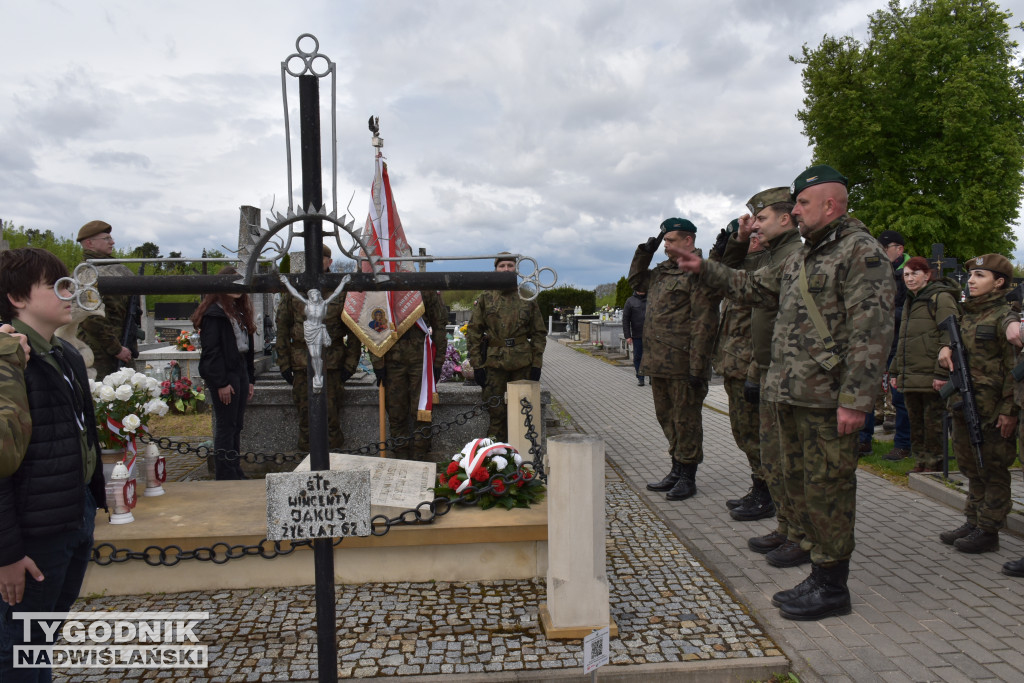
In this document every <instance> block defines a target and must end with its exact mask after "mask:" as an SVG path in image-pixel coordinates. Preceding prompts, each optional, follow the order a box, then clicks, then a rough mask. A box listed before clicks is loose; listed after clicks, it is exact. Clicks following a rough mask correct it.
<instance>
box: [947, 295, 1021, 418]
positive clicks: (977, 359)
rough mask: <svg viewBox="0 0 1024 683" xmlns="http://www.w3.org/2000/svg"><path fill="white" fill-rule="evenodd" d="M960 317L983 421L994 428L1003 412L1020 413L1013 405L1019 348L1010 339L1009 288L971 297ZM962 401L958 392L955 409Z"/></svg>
mask: <svg viewBox="0 0 1024 683" xmlns="http://www.w3.org/2000/svg"><path fill="white" fill-rule="evenodd" d="M963 309H964V311H963V315H962V316H961V317H960V337H961V338H962V339H963V340H964V346H966V347H967V349H966V350H967V363H968V365H970V367H971V382H972V383H973V384H974V401H975V403H977V405H978V413H979V414H980V415H981V419H982V424H984V425H985V426H988V427H991V426H994V425H995V423H996V418H998V417H999V416H1000V415H1016V414H1017V412H1016V410H1015V409H1014V406H1013V403H1014V401H1013V389H1014V387H1013V384H1014V383H1013V376H1012V375H1011V374H1010V372H1011V371H1012V370H1013V366H1014V364H1015V359H1014V356H1015V354H1016V349H1015V347H1014V346H1013V345H1012V344H1011V343H1010V342H1008V341H1006V334H1005V332H1004V330H1005V329H1006V322H1007V318H1008V316H1009V314H1010V304H1009V302H1007V301H1006V290H1005V289H998V290H996V291H993V292H989V293H988V294H983V295H981V296H979V297H967V300H966V301H965V302H964V303H963ZM959 401H960V398H959V395H958V394H953V396H951V397H950V398H949V406H950V409H952V405H953V404H954V403H958V402H959Z"/></svg>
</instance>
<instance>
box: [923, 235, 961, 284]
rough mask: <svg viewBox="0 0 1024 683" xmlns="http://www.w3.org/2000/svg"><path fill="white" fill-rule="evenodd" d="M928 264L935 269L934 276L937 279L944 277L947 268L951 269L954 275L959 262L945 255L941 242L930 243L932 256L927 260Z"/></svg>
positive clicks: (957, 269)
mask: <svg viewBox="0 0 1024 683" xmlns="http://www.w3.org/2000/svg"><path fill="white" fill-rule="evenodd" d="M928 265H929V266H931V269H932V270H933V271H935V276H936V277H937V278H939V279H942V278H944V277H946V271H947V270H952V271H953V274H954V276H956V274H957V271H959V269H960V264H958V263H957V261H956V259H955V258H953V257H947V256H946V255H945V247H944V245H943V244H942V243H941V242H940V243H939V244H933V245H932V258H931V260H929V261H928ZM957 279H959V278H957Z"/></svg>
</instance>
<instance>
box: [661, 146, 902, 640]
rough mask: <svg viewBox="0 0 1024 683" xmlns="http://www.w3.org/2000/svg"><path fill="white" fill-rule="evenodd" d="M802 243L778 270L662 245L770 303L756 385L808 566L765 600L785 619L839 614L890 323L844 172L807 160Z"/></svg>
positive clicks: (723, 285) (890, 295)
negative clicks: (770, 322) (773, 422)
mask: <svg viewBox="0 0 1024 683" xmlns="http://www.w3.org/2000/svg"><path fill="white" fill-rule="evenodd" d="M792 194H793V199H794V200H795V203H796V205H795V206H794V207H793V215H794V216H796V218H797V222H798V223H799V225H800V232H801V234H802V235H803V237H804V239H805V242H804V245H803V246H802V247H801V249H800V250H799V251H797V252H795V253H794V254H792V255H791V256H790V258H789V259H787V260H786V262H785V264H784V265H783V267H782V269H781V271H780V272H773V271H771V270H770V269H761V270H758V271H755V272H753V273H750V272H746V271H740V270H732V269H730V268H728V267H726V266H724V265H722V264H720V263H713V262H705V261H702V260H701V259H700V258H699V257H697V256H696V255H694V254H692V253H689V252H687V251H686V250H683V249H670V251H669V255H670V256H672V257H673V258H675V259H676V263H677V265H678V266H679V268H681V269H684V270H685V271H687V272H691V273H699V272H703V282H705V283H706V284H707V285H709V286H711V287H713V288H714V289H716V290H719V291H723V292H726V293H727V295H728V296H730V297H733V298H738V299H744V300H747V301H749V302H750V303H752V304H754V305H758V304H760V305H766V304H771V303H772V302H778V309H779V314H778V318H777V319H776V322H775V329H774V334H773V339H772V359H771V365H770V366H769V368H768V376H767V378H766V380H765V386H764V395H765V397H766V398H768V399H770V400H773V401H775V402H776V403H777V406H776V408H777V416H778V423H777V429H778V431H779V433H780V435H781V438H782V444H783V445H782V448H783V454H784V459H783V468H784V472H785V479H786V489H787V492H788V493H789V495H790V498H791V499H792V503H793V506H794V510H795V513H796V514H797V515H798V516H799V517H800V519H801V521H802V525H803V529H804V532H805V533H806V536H805V538H804V539H803V542H802V544H803V545H804V547H805V549H806V550H809V551H810V553H811V562H812V569H811V573H810V575H809V576H808V577H807V578H806V579H805V580H804V581H802V582H801V583H800V584H798V585H797V586H796V587H794V588H792V589H790V590H786V591H779V592H778V593H776V594H775V595H773V596H772V604H773V605H776V606H777V607H779V609H780V613H781V614H782V616H783V617H785V618H787V619H796V620H815V619H821V618H824V617H828V616H833V615H842V614H849V613H850V609H851V606H850V591H849V588H848V587H847V581H848V579H849V571H850V555H851V554H852V553H853V548H854V534H853V530H854V524H855V520H856V503H857V497H856V490H857V479H856V471H857V459H858V452H857V432H858V431H859V430H860V428H861V427H863V425H864V417H865V415H866V413H867V411H869V410H872V409H873V408H874V403H875V396H876V395H877V393H878V391H879V389H880V387H879V383H878V378H879V377H880V376H881V374H882V370H883V363H884V362H885V360H886V357H887V355H888V352H889V346H890V344H891V342H892V333H893V303H892V302H893V299H894V297H895V284H894V283H893V279H892V269H891V268H890V267H889V260H888V259H887V258H886V256H885V252H884V251H882V248H881V246H880V245H879V244H878V241H877V240H876V239H875V238H874V237H872V236H871V233H869V232H868V229H867V228H866V227H865V226H864V224H863V223H861V222H860V221H858V220H856V219H855V218H851V217H850V216H849V215H847V204H848V202H849V199H848V194H847V179H846V178H845V177H844V176H843V175H841V174H840V173H839V172H838V171H836V170H835V169H833V168H832V167H830V166H824V165H820V166H812V167H810V168H808V169H807V170H806V171H804V172H803V173H801V174H800V175H799V176H797V178H796V180H795V181H794V183H793V187H792Z"/></svg>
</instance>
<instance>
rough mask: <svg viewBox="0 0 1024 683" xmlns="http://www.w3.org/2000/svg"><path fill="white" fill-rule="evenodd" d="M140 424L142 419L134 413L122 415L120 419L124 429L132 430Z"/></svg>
mask: <svg viewBox="0 0 1024 683" xmlns="http://www.w3.org/2000/svg"><path fill="white" fill-rule="evenodd" d="M141 424H142V420H140V419H139V416H138V415H136V414H135V413H129V414H128V415H125V416H124V420H122V421H121V425H122V426H123V427H124V428H125V431H128V432H134V431H135V430H136V429H138V428H139V425H141Z"/></svg>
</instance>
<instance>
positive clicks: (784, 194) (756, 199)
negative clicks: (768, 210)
mask: <svg viewBox="0 0 1024 683" xmlns="http://www.w3.org/2000/svg"><path fill="white" fill-rule="evenodd" d="M791 201H793V195H792V194H791V193H790V191H789V188H788V187H773V188H771V189H770V190H761V191H760V192H758V193H757V194H755V195H754V196H753V197H751V198H750V199H748V200H747V210H748V211H750V213H751V214H752V215H754V216H756V215H757V214H759V213H761V209H763V208H765V207H766V206H771V205H772V204H779V203H780V202H791Z"/></svg>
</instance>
